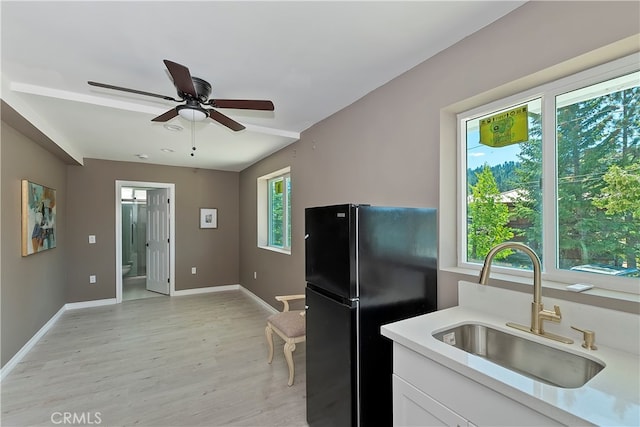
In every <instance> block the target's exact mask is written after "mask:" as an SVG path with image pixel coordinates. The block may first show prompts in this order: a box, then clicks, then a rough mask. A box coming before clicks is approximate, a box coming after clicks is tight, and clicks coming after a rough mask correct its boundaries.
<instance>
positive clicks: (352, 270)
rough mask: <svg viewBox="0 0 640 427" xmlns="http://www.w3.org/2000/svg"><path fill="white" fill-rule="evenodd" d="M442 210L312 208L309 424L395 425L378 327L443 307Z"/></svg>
mask: <svg viewBox="0 0 640 427" xmlns="http://www.w3.org/2000/svg"><path fill="white" fill-rule="evenodd" d="M437 247H438V245H437V215H436V210H435V209H422V208H397V207H375V206H369V205H356V204H344V205H335V206H324V207H314V208H307V209H305V262H306V281H307V286H306V311H307V313H306V324H307V332H306V371H307V422H308V423H309V426H311V427H317V426H331V427H341V426H391V424H392V394H391V374H392V368H393V367H392V342H391V341H390V340H388V339H387V338H385V337H383V336H382V335H380V326H381V325H384V324H386V323H390V322H394V321H397V320H402V319H406V318H408V317H412V316H416V315H420V314H424V313H428V312H431V311H434V310H436V307H437V305H436V304H437V284H436V280H437Z"/></svg>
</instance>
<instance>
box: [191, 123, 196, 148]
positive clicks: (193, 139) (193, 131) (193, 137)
mask: <svg viewBox="0 0 640 427" xmlns="http://www.w3.org/2000/svg"><path fill="white" fill-rule="evenodd" d="M194 151H196V122H191V157H193V156H194Z"/></svg>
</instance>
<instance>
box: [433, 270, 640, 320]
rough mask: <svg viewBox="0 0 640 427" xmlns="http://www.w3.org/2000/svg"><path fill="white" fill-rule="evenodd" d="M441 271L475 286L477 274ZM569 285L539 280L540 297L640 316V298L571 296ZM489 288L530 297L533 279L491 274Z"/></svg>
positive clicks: (602, 292) (593, 293)
mask: <svg viewBox="0 0 640 427" xmlns="http://www.w3.org/2000/svg"><path fill="white" fill-rule="evenodd" d="M440 270H441V271H444V272H447V273H455V274H458V275H463V276H468V277H465V278H463V280H468V281H471V282H477V281H478V276H479V274H480V272H479V271H477V270H472V269H468V268H461V267H447V268H441V269H440ZM570 284H571V283H562V282H555V281H550V280H544V279H543V280H542V295H543V296H549V297H552V298H559V299H563V300H567V301H574V302H577V303H580V304H587V305H592V306H596V307H602V308H608V309H611V310H616V311H624V312H627V313H635V314H638V313H639V312H640V295H636V294H631V293H626V292H618V291H612V290H608V289H600V288H595V287H594V288H592V289H589V290H587V291H583V292H571V291H568V290H567V289H566V287H567V285H570ZM489 286H496V287H501V288H505V289H511V290H515V291H519V292H526V293H532V290H531V288H530V287H531V286H532V279H531V278H530V277H522V276H513V275H509V274H504V273H491V276H490V280H489Z"/></svg>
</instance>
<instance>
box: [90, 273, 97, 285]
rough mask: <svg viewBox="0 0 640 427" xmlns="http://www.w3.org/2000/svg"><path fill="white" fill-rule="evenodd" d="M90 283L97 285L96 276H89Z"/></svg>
mask: <svg viewBox="0 0 640 427" xmlns="http://www.w3.org/2000/svg"><path fill="white" fill-rule="evenodd" d="M89 283H96V275H95V274H92V275H91V276H89Z"/></svg>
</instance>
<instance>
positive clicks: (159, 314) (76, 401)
mask: <svg viewBox="0 0 640 427" xmlns="http://www.w3.org/2000/svg"><path fill="white" fill-rule="evenodd" d="M269 314H271V313H270V312H269V311H268V310H267V309H265V308H264V307H262V306H261V305H260V304H259V303H257V302H256V301H254V300H253V299H252V298H250V297H249V296H247V295H246V294H244V293H243V292H242V291H228V292H215V293H208V294H199V295H190V296H180V297H171V298H168V297H164V298H147V299H139V300H132V301H126V302H123V303H122V304H118V305H109V306H103V307H95V308H87V309H78V310H71V311H67V312H66V313H64V314H63V315H62V316H61V318H60V319H59V320H58V322H57V323H56V324H55V325H54V326H53V327H52V328H51V329H50V330H49V332H48V333H47V334H46V335H45V336H44V337H43V338H42V339H41V340H40V341H39V342H38V343H37V344H36V345H35V347H34V348H33V349H32V351H31V352H29V353H28V354H27V355H26V356H25V358H24V359H23V360H22V361H21V362H20V363H19V364H18V365H17V366H16V367H15V368H14V369H13V371H12V372H11V373H9V375H8V376H7V377H6V378H5V379H4V381H3V382H2V384H1V385H2V390H1V392H2V417H1V419H0V423H1V424H2V425H5V426H35V425H55V423H54V421H59V420H57V419H55V416H54V420H53V421H52V415H53V414H54V413H60V412H62V413H64V412H72V413H76V414H78V415H81V414H82V413H84V414H91V416H93V417H94V418H93V421H94V424H97V423H96V422H95V421H96V418H95V416H96V415H95V414H96V413H99V417H100V421H101V423H100V424H102V425H108V426H131V425H136V426H197V425H200V426H305V425H306V415H305V411H306V404H305V403H306V384H305V363H304V361H305V345H304V343H301V344H299V345H298V346H297V349H296V351H295V353H294V362H295V366H296V376H295V382H294V384H293V386H291V387H288V386H287V379H288V369H287V365H286V362H285V359H284V355H283V353H282V344H283V343H282V341H280V339H279V338H278V337H277V336H276V337H275V338H274V344H275V345H276V346H277V351H275V352H274V360H273V363H272V364H271V365H269V364H268V363H267V344H266V339H265V334H264V328H265V322H266V318H267V316H268V315H269ZM85 416H87V415H85ZM85 420H86V418H85Z"/></svg>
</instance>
